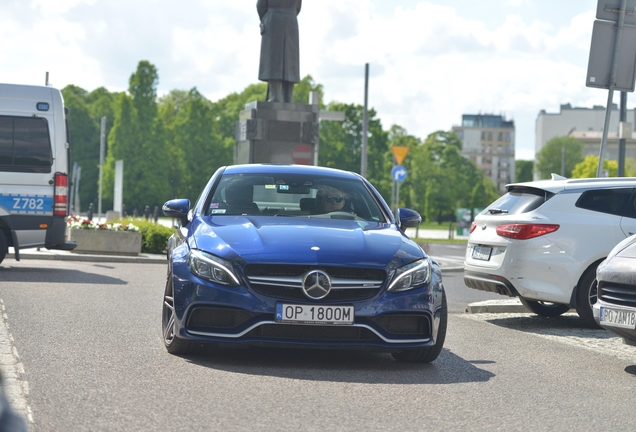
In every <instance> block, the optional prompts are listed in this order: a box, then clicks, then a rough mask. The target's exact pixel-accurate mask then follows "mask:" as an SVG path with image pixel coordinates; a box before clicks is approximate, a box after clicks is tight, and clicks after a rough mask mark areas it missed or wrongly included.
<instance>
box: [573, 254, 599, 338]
mask: <svg viewBox="0 0 636 432" xmlns="http://www.w3.org/2000/svg"><path fill="white" fill-rule="evenodd" d="M597 267H598V264H597V265H593V266H592V267H590V268H588V269H587V270H586V271H585V273H583V276H582V277H581V280H580V281H579V284H578V285H577V286H576V313H578V314H579V317H581V319H582V320H583V322H584V323H585V325H586V326H587V327H590V328H601V326H599V325H598V324H597V323H596V321H595V320H594V312H593V311H592V306H593V305H594V303H596V301H597V296H598V284H597V282H596V268H597Z"/></svg>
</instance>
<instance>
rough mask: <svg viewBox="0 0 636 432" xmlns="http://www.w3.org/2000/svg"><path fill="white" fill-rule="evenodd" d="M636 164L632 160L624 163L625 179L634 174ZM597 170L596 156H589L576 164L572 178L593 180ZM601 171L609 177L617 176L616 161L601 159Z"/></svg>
mask: <svg viewBox="0 0 636 432" xmlns="http://www.w3.org/2000/svg"><path fill="white" fill-rule="evenodd" d="M635 165H636V163H635V162H634V160H633V159H627V160H626V161H625V177H632V176H633V175H634V173H636V170H635V169H634V168H636V166H635ZM597 169H598V156H594V155H590V156H586V157H585V159H583V162H581V163H579V164H577V165H576V166H575V167H574V169H573V170H572V177H573V178H594V177H596V170H597ZM603 170H604V171H607V172H608V173H609V177H616V176H618V161H615V160H607V159H603Z"/></svg>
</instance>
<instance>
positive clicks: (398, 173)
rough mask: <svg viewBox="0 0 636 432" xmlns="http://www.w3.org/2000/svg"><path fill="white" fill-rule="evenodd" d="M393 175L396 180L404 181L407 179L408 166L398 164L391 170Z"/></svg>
mask: <svg viewBox="0 0 636 432" xmlns="http://www.w3.org/2000/svg"><path fill="white" fill-rule="evenodd" d="M391 177H393V180H395V181H396V182H403V181H404V180H405V179H406V168H404V167H403V166H402V165H396V166H394V167H393V169H392V170H391Z"/></svg>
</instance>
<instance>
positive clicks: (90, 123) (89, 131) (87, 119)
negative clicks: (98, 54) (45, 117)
mask: <svg viewBox="0 0 636 432" xmlns="http://www.w3.org/2000/svg"><path fill="white" fill-rule="evenodd" d="M62 95H63V96H64V103H65V105H66V107H67V108H68V110H69V113H68V116H67V118H68V128H69V136H70V137H71V158H72V162H77V164H78V166H80V167H81V168H82V171H81V179H80V183H79V192H78V195H79V201H80V208H77V209H74V210H75V212H78V213H79V212H80V211H82V210H83V211H86V209H87V208H88V206H89V204H90V203H97V200H98V188H97V179H98V177H99V176H98V174H99V168H98V163H99V139H100V137H99V131H100V129H99V125H98V124H97V122H96V121H95V120H94V119H93V118H92V117H91V113H90V110H89V108H88V106H87V102H86V99H87V95H88V92H87V91H86V90H84V89H82V88H80V87H76V86H72V85H69V86H66V87H64V88H63V89H62ZM71 205H75V203H71Z"/></svg>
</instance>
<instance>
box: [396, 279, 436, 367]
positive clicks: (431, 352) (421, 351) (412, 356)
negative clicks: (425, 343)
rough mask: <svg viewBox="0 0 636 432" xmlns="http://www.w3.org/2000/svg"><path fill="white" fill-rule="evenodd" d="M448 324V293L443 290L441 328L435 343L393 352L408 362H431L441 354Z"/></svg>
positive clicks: (397, 357) (397, 358)
mask: <svg viewBox="0 0 636 432" xmlns="http://www.w3.org/2000/svg"><path fill="white" fill-rule="evenodd" d="M447 325H448V306H447V305H446V293H445V292H444V291H442V310H441V312H440V317H439V328H438V330H437V340H436V341H435V345H433V346H431V347H426V348H415V349H406V350H403V351H398V352H394V353H391V355H392V356H393V358H394V359H395V360H397V361H401V362H407V363H430V362H432V361H433V360H435V359H436V358H437V356H439V353H441V352H442V348H443V347H444V340H445V339H446V327H447Z"/></svg>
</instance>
